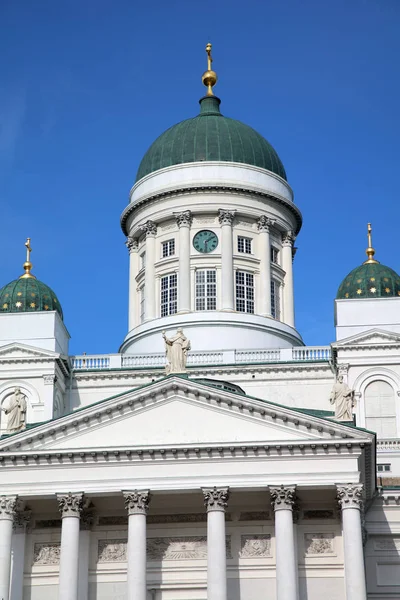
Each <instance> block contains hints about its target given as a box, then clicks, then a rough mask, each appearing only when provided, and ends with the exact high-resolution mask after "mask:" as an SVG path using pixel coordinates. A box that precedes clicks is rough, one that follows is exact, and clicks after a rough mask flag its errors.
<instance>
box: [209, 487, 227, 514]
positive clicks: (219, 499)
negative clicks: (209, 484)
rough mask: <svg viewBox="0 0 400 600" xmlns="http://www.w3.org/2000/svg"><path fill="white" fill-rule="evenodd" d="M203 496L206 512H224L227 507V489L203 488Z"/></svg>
mask: <svg viewBox="0 0 400 600" xmlns="http://www.w3.org/2000/svg"><path fill="white" fill-rule="evenodd" d="M203 496H204V504H205V506H206V508H207V511H208V512H210V511H211V510H225V509H226V507H227V506H228V500H229V488H227V487H225V488H217V487H213V488H204V489H203Z"/></svg>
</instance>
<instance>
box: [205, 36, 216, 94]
mask: <svg viewBox="0 0 400 600" xmlns="http://www.w3.org/2000/svg"><path fill="white" fill-rule="evenodd" d="M211 47H212V46H211V44H210V43H208V44H207V46H206V52H207V71H206V72H205V73H203V76H202V78H201V80H202V82H203V83H204V85H205V86H206V87H207V96H214V94H213V91H212V89H213V87H214V85H215V84H216V83H217V80H218V78H217V74H216V72H215V71H213V70H212V68H211V65H212V61H213V59H212V56H211Z"/></svg>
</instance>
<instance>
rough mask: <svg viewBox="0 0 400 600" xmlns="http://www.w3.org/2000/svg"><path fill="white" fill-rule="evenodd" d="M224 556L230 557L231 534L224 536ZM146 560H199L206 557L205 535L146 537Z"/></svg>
mask: <svg viewBox="0 0 400 600" xmlns="http://www.w3.org/2000/svg"><path fill="white" fill-rule="evenodd" d="M225 545H226V557H227V558H232V549H231V536H229V535H227V536H226V537H225ZM147 558H148V560H157V561H159V560H193V559H195V560H199V559H206V558H207V538H206V536H180V537H156V538H147Z"/></svg>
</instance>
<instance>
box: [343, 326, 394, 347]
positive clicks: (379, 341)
mask: <svg viewBox="0 0 400 600" xmlns="http://www.w3.org/2000/svg"><path fill="white" fill-rule="evenodd" d="M388 345H390V346H397V345H400V334H399V333H394V332H391V331H385V330H384V329H369V330H368V331H364V332H363V333H358V334H356V335H353V336H351V337H348V338H344V339H342V340H340V341H339V342H335V343H334V344H332V347H333V348H337V349H340V348H347V347H353V346H365V347H372V346H388Z"/></svg>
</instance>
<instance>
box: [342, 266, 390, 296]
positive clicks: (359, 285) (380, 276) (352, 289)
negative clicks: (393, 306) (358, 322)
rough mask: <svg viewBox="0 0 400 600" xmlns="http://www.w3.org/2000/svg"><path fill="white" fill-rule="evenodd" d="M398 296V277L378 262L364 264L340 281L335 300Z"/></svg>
mask: <svg viewBox="0 0 400 600" xmlns="http://www.w3.org/2000/svg"><path fill="white" fill-rule="evenodd" d="M394 296H396V297H397V296H400V277H399V276H398V275H397V273H396V272H395V271H393V269H390V268H389V267H385V265H381V264H380V263H378V262H366V263H364V264H362V265H361V266H360V267H356V268H355V269H353V270H352V271H351V272H350V273H349V274H348V275H347V277H346V278H345V279H344V280H343V281H342V283H341V284H340V287H339V289H338V293H337V296H336V298H337V299H338V300H340V299H351V298H358V299H359V298H393V297H394Z"/></svg>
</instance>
